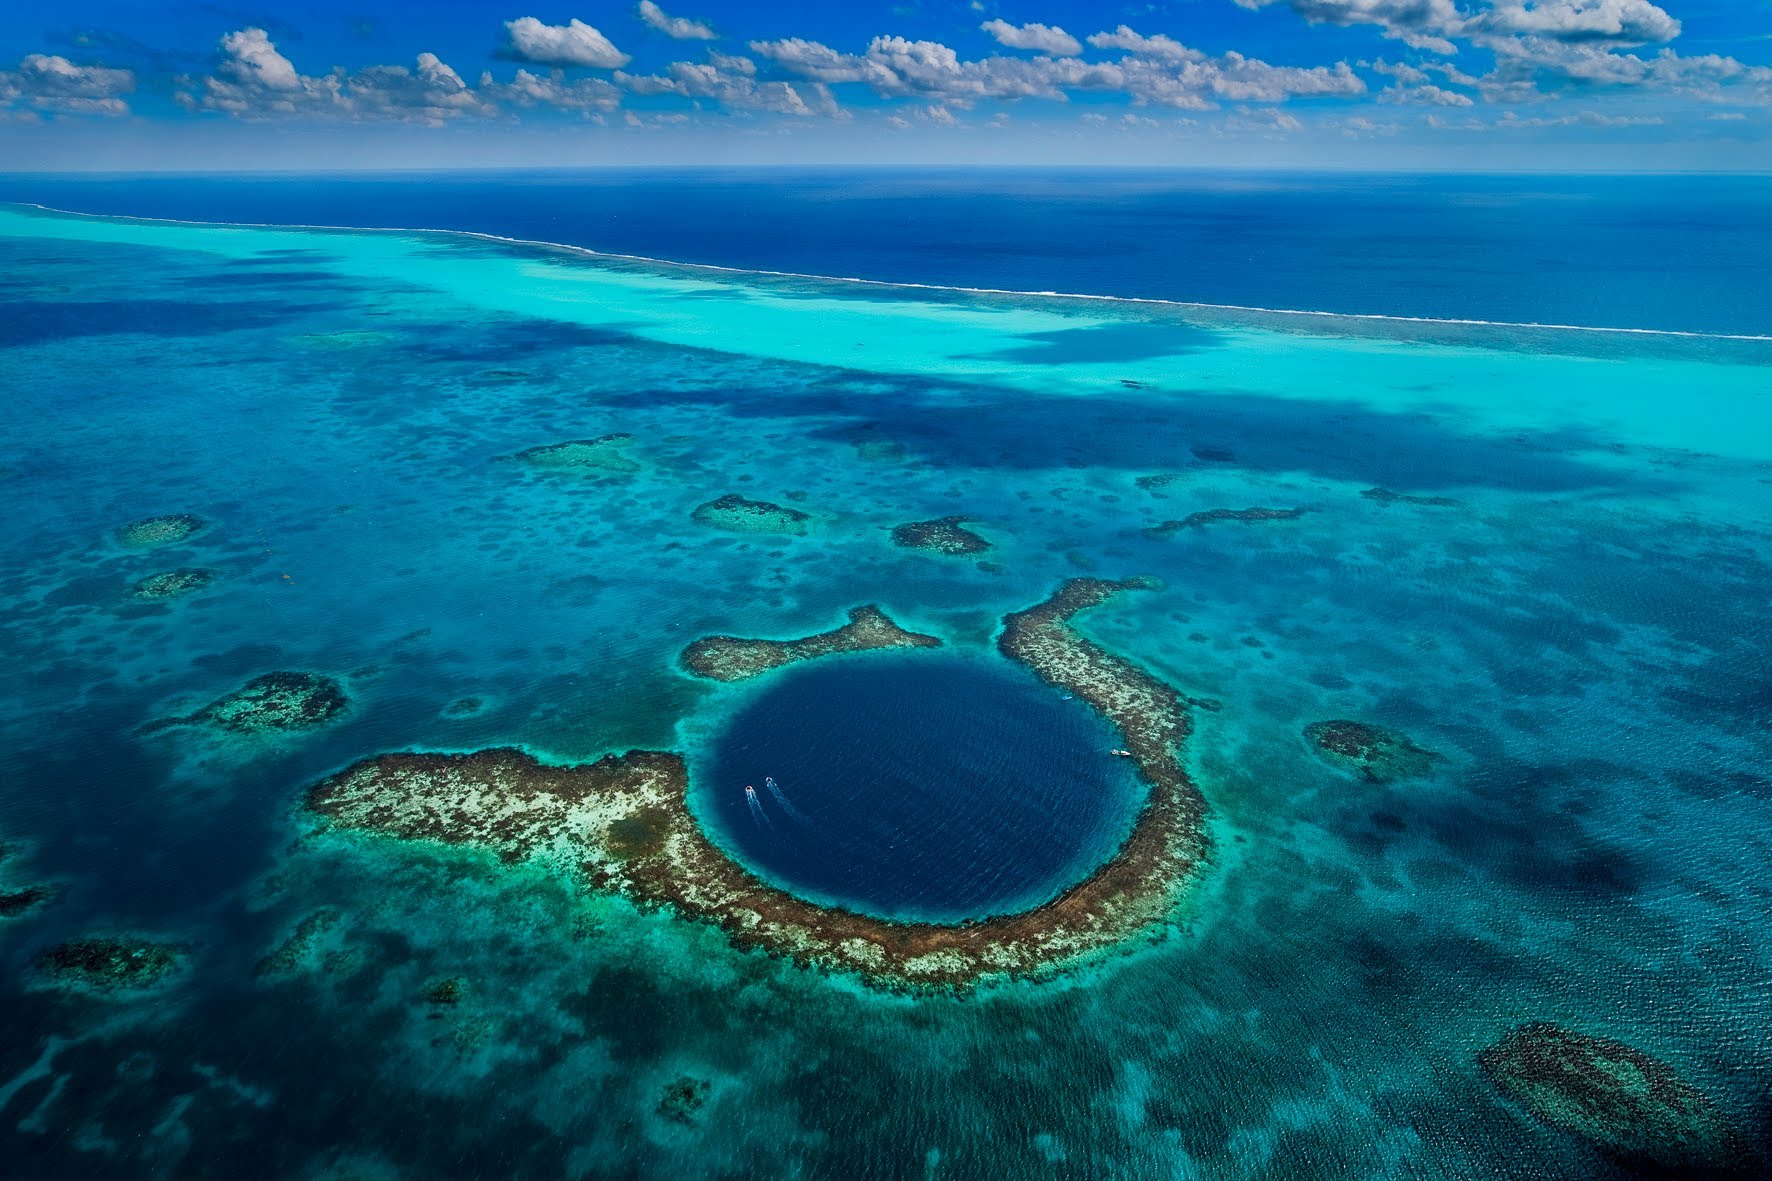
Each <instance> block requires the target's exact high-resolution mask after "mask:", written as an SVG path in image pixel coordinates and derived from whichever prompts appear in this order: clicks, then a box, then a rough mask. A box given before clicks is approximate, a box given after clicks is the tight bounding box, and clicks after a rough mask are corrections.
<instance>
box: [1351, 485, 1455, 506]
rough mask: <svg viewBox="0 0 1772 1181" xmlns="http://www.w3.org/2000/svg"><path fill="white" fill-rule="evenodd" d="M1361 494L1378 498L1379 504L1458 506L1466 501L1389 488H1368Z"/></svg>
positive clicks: (1367, 497)
mask: <svg viewBox="0 0 1772 1181" xmlns="http://www.w3.org/2000/svg"><path fill="white" fill-rule="evenodd" d="M1360 495H1361V496H1364V497H1365V498H1366V499H1367V500H1376V501H1377V502H1378V503H1379V504H1418V505H1421V506H1423V507H1424V508H1458V507H1460V506H1461V505H1463V503H1464V502H1463V501H1461V500H1453V499H1452V498H1451V497H1450V496H1410V495H1408V494H1406V493H1403V492H1392V491H1391V490H1390V489H1389V488H1368V489H1366V490H1365V491H1364V492H1362V493H1360Z"/></svg>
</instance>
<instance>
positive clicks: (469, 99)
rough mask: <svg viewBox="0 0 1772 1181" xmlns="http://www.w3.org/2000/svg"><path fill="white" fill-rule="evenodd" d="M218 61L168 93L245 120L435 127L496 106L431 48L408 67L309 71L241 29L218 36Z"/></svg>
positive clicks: (263, 37) (259, 33)
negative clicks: (201, 76) (290, 118)
mask: <svg viewBox="0 0 1772 1181" xmlns="http://www.w3.org/2000/svg"><path fill="white" fill-rule="evenodd" d="M221 49H222V55H223V56H222V61H221V63H220V64H219V65H217V66H216V69H215V73H214V74H212V75H210V76H209V77H207V78H204V79H201V80H200V81H199V80H196V79H188V78H187V79H182V80H181V85H182V86H183V89H180V90H179V91H178V92H177V93H176V94H175V95H174V98H175V99H176V101H178V102H179V103H180V104H181V105H183V106H184V107H186V108H187V109H189V110H200V111H219V112H223V113H226V114H230V115H235V116H238V117H240V118H244V119H274V118H279V117H288V116H306V117H310V118H333V119H364V120H368V119H378V120H392V121H398V122H408V123H430V124H437V123H442V122H445V121H446V120H449V119H452V118H455V117H457V116H460V115H491V114H493V113H495V110H496V108H495V107H494V106H493V105H492V104H491V103H490V102H488V101H487V100H486V99H485V98H483V97H481V96H480V95H479V94H477V93H476V92H475V91H474V90H473V89H472V88H471V87H469V86H468V85H467V83H465V82H463V81H462V79H461V76H460V75H459V74H457V73H456V72H455V71H454V70H453V69H451V68H450V67H449V66H448V65H447V64H445V63H444V62H442V61H441V60H439V59H438V57H437V55H436V54H434V53H421V54H419V55H418V58H417V59H416V61H415V62H414V65H413V67H412V68H410V69H409V68H407V67H406V66H369V67H367V68H365V69H362V70H358V71H357V72H356V73H350V72H347V71H345V70H342V69H334V70H333V71H332V72H331V73H328V74H321V75H317V76H310V75H306V74H303V73H301V72H300V71H299V70H297V69H296V68H295V64H294V63H293V62H291V61H290V60H289V59H288V58H286V57H284V56H283V54H282V53H281V52H279V51H278V49H277V46H276V44H275V43H274V42H272V40H271V38H270V35H269V34H268V33H266V32H265V31H264V30H263V29H241V30H239V31H237V32H233V33H229V34H228V35H226V36H225V37H223V38H222V39H221Z"/></svg>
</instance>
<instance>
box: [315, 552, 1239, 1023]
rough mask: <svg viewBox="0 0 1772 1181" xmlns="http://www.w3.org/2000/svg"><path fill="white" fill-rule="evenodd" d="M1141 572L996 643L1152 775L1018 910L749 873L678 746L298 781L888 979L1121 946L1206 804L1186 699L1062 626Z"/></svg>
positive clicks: (933, 977)
mask: <svg viewBox="0 0 1772 1181" xmlns="http://www.w3.org/2000/svg"><path fill="white" fill-rule="evenodd" d="M1142 585H1144V584H1142V583H1113V582H1102V581H1098V580H1094V579H1078V580H1074V581H1072V582H1069V583H1066V584H1065V586H1064V587H1063V588H1062V589H1061V590H1060V591H1059V592H1058V594H1057V595H1055V596H1054V597H1053V598H1051V599H1050V600H1048V601H1047V602H1045V603H1042V604H1040V605H1039V606H1037V607H1033V608H1030V609H1029V610H1026V611H1021V612H1018V613H1016V614H1014V615H1011V616H1009V617H1008V619H1007V620H1006V621H1005V625H1004V630H1003V634H1002V637H1001V639H1000V640H999V646H1000V647H1001V649H1002V651H1003V653H1004V655H1005V656H1007V657H1009V658H1010V659H1012V660H1016V661H1019V662H1021V663H1022V664H1024V665H1026V666H1027V667H1028V668H1029V669H1031V670H1032V671H1033V672H1034V673H1035V674H1037V675H1038V676H1040V677H1041V678H1042V679H1043V680H1045V681H1047V682H1048V683H1050V684H1052V685H1055V686H1059V687H1062V688H1065V689H1067V690H1069V691H1070V692H1072V693H1074V694H1075V695H1076V696H1078V697H1080V698H1082V699H1083V700H1085V701H1087V702H1089V703H1090V704H1091V705H1093V706H1094V707H1095V708H1097V709H1099V710H1100V711H1101V712H1102V713H1103V715H1104V716H1106V717H1107V718H1108V720H1109V721H1111V722H1113V723H1114V724H1115V725H1116V726H1118V727H1119V728H1120V729H1121V731H1122V732H1123V733H1124V735H1125V739H1124V741H1125V743H1126V748H1127V749H1128V750H1129V751H1130V752H1131V754H1132V757H1133V759H1134V760H1135V762H1136V764H1137V766H1138V767H1139V769H1140V770H1141V771H1142V772H1143V773H1144V775H1145V777H1146V779H1147V781H1148V782H1149V784H1150V797H1149V799H1148V800H1147V802H1146V804H1145V807H1144V809H1143V811H1142V812H1141V813H1140V815H1139V817H1138V820H1137V822H1136V824H1135V825H1134V827H1133V830H1132V834H1131V836H1130V837H1128V838H1127V841H1126V843H1125V844H1124V845H1123V846H1122V847H1121V849H1120V851H1119V852H1118V853H1117V854H1116V855H1115V856H1114V857H1113V858H1111V859H1110V860H1109V861H1108V862H1107V863H1106V864H1105V865H1103V866H1102V867H1101V868H1099V869H1097V870H1096V871H1095V872H1094V873H1093V874H1091V875H1090V876H1089V877H1088V878H1086V879H1084V880H1083V881H1081V882H1079V883H1077V884H1076V885H1074V886H1072V887H1071V888H1070V889H1069V890H1067V891H1065V892H1064V893H1063V894H1061V895H1060V896H1059V897H1057V898H1055V899H1053V900H1052V901H1051V902H1048V903H1046V904H1045V905H1043V906H1040V907H1037V908H1035V909H1033V910H1030V911H1024V912H1022V913H1020V914H1013V915H1004V916H998V917H993V918H986V919H981V920H978V921H974V922H969V923H964V924H960V925H957V926H946V925H938V924H933V923H901V922H893V921H890V920H887V919H879V918H873V917H869V916H866V915H858V914H853V913H851V912H849V911H845V910H842V909H837V908H826V907H821V906H818V905H815V904H813V903H811V902H807V901H805V900H803V899H801V898H797V897H795V896H794V895H792V894H789V893H787V892H785V891H783V890H779V889H776V888H775V887H773V886H770V885H768V884H766V883H764V882H762V881H760V880H758V879H757V878H756V877H754V876H753V875H751V874H750V873H749V872H748V871H746V870H745V869H744V868H743V867H742V866H740V865H739V864H738V863H737V862H735V861H733V860H732V859H731V858H730V857H728V856H727V855H726V854H725V853H724V852H722V851H721V850H720V849H719V848H718V847H716V846H715V845H714V844H713V842H712V841H710V840H709V839H708V838H707V836H706V835H705V834H704V833H703V832H702V830H701V827H700V826H699V825H698V824H697V823H696V821H695V818H694V816H693V815H692V814H691V812H690V810H689V806H688V799H687V793H688V786H689V783H688V772H687V770H686V768H685V766H684V763H683V760H682V759H681V758H680V757H679V756H677V755H675V754H670V753H665V752H659V751H629V752H628V753H626V754H622V755H608V756H605V757H604V758H602V759H600V760H598V761H597V762H595V763H590V764H584V765H578V766H552V765H549V764H545V763H542V762H540V761H538V760H537V759H535V758H533V757H532V756H530V755H528V754H526V753H524V752H522V751H519V750H512V749H495V750H485V751H480V752H478V753H475V754H467V755H442V754H390V755H382V756H379V757H376V758H371V759H367V760H365V761H363V762H361V763H358V764H357V765H356V766H353V767H350V768H348V769H347V770H345V771H343V772H341V773H340V774H338V775H335V776H333V777H332V778H331V779H328V780H325V781H324V782H322V783H319V784H317V785H316V786H314V787H313V788H311V789H310V790H309V792H308V797H307V804H308V807H309V808H310V809H311V810H312V811H313V812H315V813H317V814H319V815H320V816H322V817H325V818H326V819H327V820H329V821H330V822H331V823H332V824H333V825H334V826H336V827H337V828H340V829H349V830H361V831H367V832H373V833H380V834H384V835H388V836H393V837H399V838H404V839H416V840H434V841H440V842H443V843H446V844H452V845H464V846H477V847H482V848H486V849H489V850H491V851H493V852H494V853H495V854H496V855H497V856H499V857H500V858H501V859H503V860H505V861H507V862H513V863H514V862H518V861H526V860H532V861H541V862H543V863H546V864H550V865H553V866H555V867H557V868H559V869H560V870H562V871H564V872H567V873H569V874H572V875H575V876H579V877H581V878H582V880H585V881H587V882H588V883H590V884H592V885H595V886H597V887H600V888H603V889H606V890H611V891H614V892H616V893H619V894H621V895H623V896H625V897H627V898H628V899H630V900H632V901H633V902H635V903H637V904H639V905H641V906H648V907H650V906H661V907H669V908H670V909H672V910H674V911H675V912H676V913H678V914H679V915H681V916H683V917H685V918H689V919H693V920H699V921H703V922H707V923H711V924H713V925H715V926H718V927H720V928H721V929H722V930H724V931H725V932H726V933H727V935H728V937H729V938H730V939H731V940H732V941H733V943H734V944H736V945H737V946H739V947H741V948H760V949H762V950H765V951H767V952H770V953H772V954H776V955H782V956H786V957H788V958H791V959H792V960H794V961H795V962H797V963H800V964H803V965H807V966H813V967H818V968H822V969H827V970H833V971H845V972H853V973H856V974H858V975H860V976H862V977H864V978H866V979H868V980H870V981H872V982H873V983H875V984H876V985H879V986H883V987H895V988H944V987H946V988H955V987H959V988H963V987H967V986H969V985H971V984H973V983H975V982H976V981H978V980H979V979H980V978H983V977H989V976H1002V975H1032V974H1038V973H1041V972H1044V971H1048V970H1051V969H1053V968H1055V967H1057V966H1061V965H1063V964H1066V963H1070V962H1074V961H1076V960H1077V959H1079V958H1080V957H1083V956H1087V955H1089V954H1091V953H1095V952H1099V951H1103V950H1106V949H1109V948H1111V947H1113V946H1115V945H1118V944H1120V943H1123V942H1124V941H1125V940H1127V939H1128V938H1130V937H1132V936H1134V935H1136V934H1137V933H1139V932H1140V931H1143V930H1145V929H1147V928H1149V927H1151V926H1153V925H1155V924H1157V923H1160V922H1162V921H1163V920H1164V919H1165V918H1167V917H1168V916H1169V915H1170V914H1171V913H1172V912H1173V909H1174V907H1175V905H1176V904H1177V902H1178V901H1179V898H1180V894H1181V891H1182V889H1183V888H1184V886H1185V885H1186V883H1187V882H1188V881H1189V880H1190V878H1191V877H1192V875H1193V874H1194V872H1195V871H1196V870H1197V868H1198V866H1199V864H1200V862H1201V860H1202V858H1203V856H1204V854H1205V837H1204V833H1203V821H1204V815H1205V802H1204V800H1203V799H1202V798H1201V796H1200V794H1199V792H1198V790H1197V789H1196V788H1195V787H1194V785H1193V783H1192V782H1191V781H1189V779H1188V777H1187V775H1186V773H1185V772H1184V771H1183V770H1182V767H1181V763H1180V761H1179V759H1180V753H1181V748H1182V746H1183V744H1184V743H1185V742H1186V740H1187V736H1188V732H1189V720H1188V714H1187V707H1186V704H1185V702H1184V701H1183V699H1182V698H1181V696H1180V695H1179V694H1178V693H1176V691H1175V690H1174V689H1172V688H1170V687H1169V686H1167V685H1165V684H1163V683H1162V682H1160V681H1158V680H1156V679H1155V678H1154V677H1152V676H1150V675H1149V674H1148V673H1145V672H1143V671H1142V670H1140V669H1138V668H1136V667H1134V666H1133V665H1132V664H1130V663H1128V662H1127V661H1124V660H1121V659H1120V658H1118V657H1116V656H1113V655H1111V654H1109V653H1107V652H1105V651H1104V650H1102V649H1101V648H1098V647H1096V646H1095V645H1094V644H1092V643H1090V642H1089V641H1088V640H1085V639H1084V638H1083V637H1082V636H1080V635H1078V634H1077V633H1076V632H1075V631H1073V630H1072V629H1071V628H1070V626H1069V620H1070V618H1071V617H1072V616H1073V615H1075V614H1076V613H1077V612H1079V611H1083V610H1087V609H1089V608H1091V607H1095V606H1098V605H1099V604H1101V603H1103V602H1105V601H1107V599H1109V598H1110V597H1112V596H1113V595H1114V594H1115V593H1117V592H1119V591H1121V590H1124V589H1131V588H1134V587H1138V586H1142Z"/></svg>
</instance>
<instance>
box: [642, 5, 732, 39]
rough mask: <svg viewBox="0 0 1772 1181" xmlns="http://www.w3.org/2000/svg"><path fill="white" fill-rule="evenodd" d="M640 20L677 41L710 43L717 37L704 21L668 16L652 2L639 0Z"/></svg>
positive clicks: (711, 27)
mask: <svg viewBox="0 0 1772 1181" xmlns="http://www.w3.org/2000/svg"><path fill="white" fill-rule="evenodd" d="M640 19H641V20H643V21H645V22H646V23H647V24H649V25H651V26H652V27H653V28H655V29H657V30H658V31H659V32H661V33H663V34H664V35H665V36H667V37H675V38H676V39H677V40H679V41H712V40H713V39H714V38H715V37H717V36H719V34H718V33H716V32H714V30H713V26H711V25H709V24H708V23H707V22H706V21H692V20H690V19H688V18H687V17H681V16H670V15H668V14H667V13H666V12H665V10H664V9H662V8H660V7H659V6H658V5H656V4H654V3H653V2H652V0H640Z"/></svg>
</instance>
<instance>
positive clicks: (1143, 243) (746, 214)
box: [0, 169, 1772, 334]
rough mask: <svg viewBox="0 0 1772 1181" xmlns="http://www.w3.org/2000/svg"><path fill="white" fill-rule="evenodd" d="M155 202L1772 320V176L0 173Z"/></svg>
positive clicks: (727, 260)
mask: <svg viewBox="0 0 1772 1181" xmlns="http://www.w3.org/2000/svg"><path fill="white" fill-rule="evenodd" d="M0 200H4V201H34V202H39V203H41V204H45V205H49V206H52V207H56V208H63V209H71V210H77V211H81V212H90V213H114V214H131V215H134V216H139V217H167V218H188V219H194V220H199V221H204V220H207V221H245V222H268V223H274V224H304V225H308V224H315V225H351V226H408V227H417V226H425V227H436V228H440V229H455V230H473V231H477V232H480V233H487V234H498V235H503V236H507V237H513V238H527V239H535V240H540V241H546V242H564V243H569V244H571V245H575V246H585V247H589V248H591V249H594V250H602V251H609V252H615V253H626V254H637V255H642V256H646V257H650V258H662V259H672V260H676V261H680V262H699V263H710V264H715V265H719V266H729V267H739V268H750V269H760V270H778V271H792V272H798V273H806V274H815V275H830V276H852V277H858V278H866V279H879V280H887V281H892V282H905V283H932V284H948V285H955V286H963V287H996V288H1005V289H1008V290H1014V291H1060V292H1076V293H1083V294H1092V295H1115V296H1125V297H1134V298H1146V299H1170V300H1183V301H1189V302H1199V303H1218V304H1235V305H1242V306H1252V307H1262V308H1288V309H1296V310H1304V311H1336V312H1354V313H1362V314H1372V315H1390V316H1425V317H1434V318H1450V319H1478V320H1496V321H1508V322H1519V323H1526V322H1537V323H1552V324H1587V325H1601V326H1609V327H1619V328H1663V329H1683V330H1687V331H1693V332H1735V333H1753V334H1767V333H1772V295H1769V294H1768V292H1767V287H1768V285H1767V283H1766V282H1765V276H1766V275H1767V274H1768V273H1772V244H1769V241H1768V237H1767V234H1766V225H1765V222H1766V217H1765V211H1766V209H1767V208H1768V207H1772V178H1767V177H1757V176H1640V177H1628V176H1627V177H1618V176H1608V177H1581V176H1577V177H1558V176H1533V177H1519V176H1482V175H1475V176H1435V177H1412V176H1393V175H1347V174H1330V175H1324V174H1299V173H1242V172H1239V173H1211V172H1191V173H1190V172H1174V171H1160V170H1151V171H1144V170H1137V169H1116V170H1105V171H1104V170H1091V169H1071V170H1063V171H1027V170H1016V169H993V170H988V171H978V170H966V171H918V172H903V171H890V172H886V171H867V170H840V171H781V170H775V169H743V170H713V169H709V170H696V169H672V170H663V171H659V170H624V169H611V170H607V171H594V172H584V171H570V172H543V171H524V172H512V173H497V172H494V173H471V174H443V175H414V174H393V175H383V176H376V175H367V176H365V175H343V176H339V177H334V178H328V179H327V180H326V181H325V182H324V183H322V184H315V183H313V182H312V181H311V180H310V179H309V178H306V177H285V176H277V175H270V176H245V177H201V178H189V177H177V176H116V177H112V176H96V177H84V176H83V177H39V176H12V177H0Z"/></svg>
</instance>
